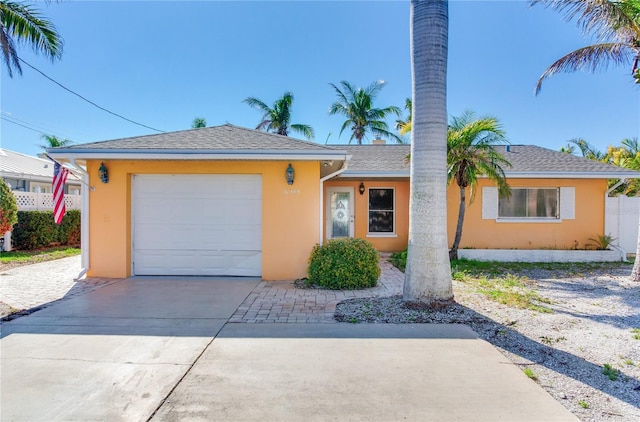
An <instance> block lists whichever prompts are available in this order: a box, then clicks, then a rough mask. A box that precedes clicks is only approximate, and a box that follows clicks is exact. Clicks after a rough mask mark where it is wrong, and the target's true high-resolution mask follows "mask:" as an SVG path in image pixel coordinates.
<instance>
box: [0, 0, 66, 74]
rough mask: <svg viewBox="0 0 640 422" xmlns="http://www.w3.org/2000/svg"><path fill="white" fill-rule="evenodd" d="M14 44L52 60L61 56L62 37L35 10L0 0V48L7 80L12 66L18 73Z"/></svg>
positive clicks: (26, 5)
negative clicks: (29, 48) (28, 47)
mask: <svg viewBox="0 0 640 422" xmlns="http://www.w3.org/2000/svg"><path fill="white" fill-rule="evenodd" d="M16 42H17V43H20V44H29V45H30V46H31V47H32V48H33V51H34V52H35V53H36V54H43V55H44V56H45V57H47V58H49V59H50V60H52V61H53V60H55V59H58V58H60V57H61V56H62V48H63V41H62V37H61V36H60V34H58V32H57V30H56V28H55V26H54V25H53V23H51V22H50V21H48V20H47V19H45V18H44V17H43V16H42V15H41V14H40V11H39V10H38V9H36V8H34V7H32V6H30V5H28V4H23V3H17V2H12V1H4V0H3V1H0V48H1V50H2V54H3V61H4V62H5V64H6V66H7V69H8V73H9V76H11V77H12V76H13V72H12V67H13V68H15V70H17V71H18V73H20V74H22V69H21V67H20V64H19V60H20V59H19V57H18V54H17V51H16V48H15V47H16Z"/></svg>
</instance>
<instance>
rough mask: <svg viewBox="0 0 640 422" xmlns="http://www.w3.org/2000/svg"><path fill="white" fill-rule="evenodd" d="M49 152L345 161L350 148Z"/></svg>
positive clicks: (81, 156) (58, 154) (60, 154)
mask: <svg viewBox="0 0 640 422" xmlns="http://www.w3.org/2000/svg"><path fill="white" fill-rule="evenodd" d="M47 152H48V153H49V155H50V156H51V157H53V158H58V159H65V158H66V159H77V160H90V159H96V160H108V159H112V160H295V161H318V160H346V159H348V157H349V154H347V151H342V150H336V151H326V150H315V151H314V150H311V151H304V150H303V151H296V150H257V151H245V150H241V151H238V150H177V149H176V150H169V149H162V150H157V149H156V150H153V149H144V150H138V149H135V150H120V149H101V150H96V149H75V148H74V149H52V150H47Z"/></svg>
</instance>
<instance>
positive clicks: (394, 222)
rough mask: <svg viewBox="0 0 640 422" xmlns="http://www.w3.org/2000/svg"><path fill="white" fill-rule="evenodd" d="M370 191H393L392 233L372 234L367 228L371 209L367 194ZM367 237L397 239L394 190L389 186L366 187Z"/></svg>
mask: <svg viewBox="0 0 640 422" xmlns="http://www.w3.org/2000/svg"><path fill="white" fill-rule="evenodd" d="M371 189H391V190H392V191H393V210H391V211H392V212H393V231H391V232H372V231H371V230H370V227H369V213H370V212H371V209H370V208H369V207H370V206H371V204H370V203H369V200H370V197H369V192H370V191H371ZM365 192H366V193H367V237H392V236H391V235H393V236H395V237H397V235H396V188H395V187H389V186H369V187H367V189H366V191H365ZM374 211H384V210H374Z"/></svg>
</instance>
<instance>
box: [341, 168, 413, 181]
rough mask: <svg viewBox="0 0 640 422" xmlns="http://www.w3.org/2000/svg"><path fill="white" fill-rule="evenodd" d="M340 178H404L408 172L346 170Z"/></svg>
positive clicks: (407, 175)
mask: <svg viewBox="0 0 640 422" xmlns="http://www.w3.org/2000/svg"><path fill="white" fill-rule="evenodd" d="M340 177H366V178H380V179H383V178H398V177H402V178H406V177H409V171H408V170H407V171H350V170H347V171H345V172H344V173H342V174H341V175H340Z"/></svg>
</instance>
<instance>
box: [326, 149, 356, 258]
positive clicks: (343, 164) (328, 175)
mask: <svg viewBox="0 0 640 422" xmlns="http://www.w3.org/2000/svg"><path fill="white" fill-rule="evenodd" d="M349 159H351V156H349ZM348 166H349V160H344V161H343V162H342V166H341V167H340V168H339V169H338V170H336V171H334V172H333V173H330V174H327V175H326V176H324V177H321V178H320V203H319V205H318V206H319V207H320V214H319V216H320V218H319V220H320V221H319V223H320V225H319V227H318V234H319V237H318V245H321V246H322V244H323V243H324V242H323V241H322V240H323V239H324V233H323V230H322V228H323V222H324V218H325V213H324V210H325V208H324V182H325V181H326V180H329V179H331V178H332V177H334V176H337V175H339V174H340V173H342V172H344V171H345V170H346V169H347V167H348Z"/></svg>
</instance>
